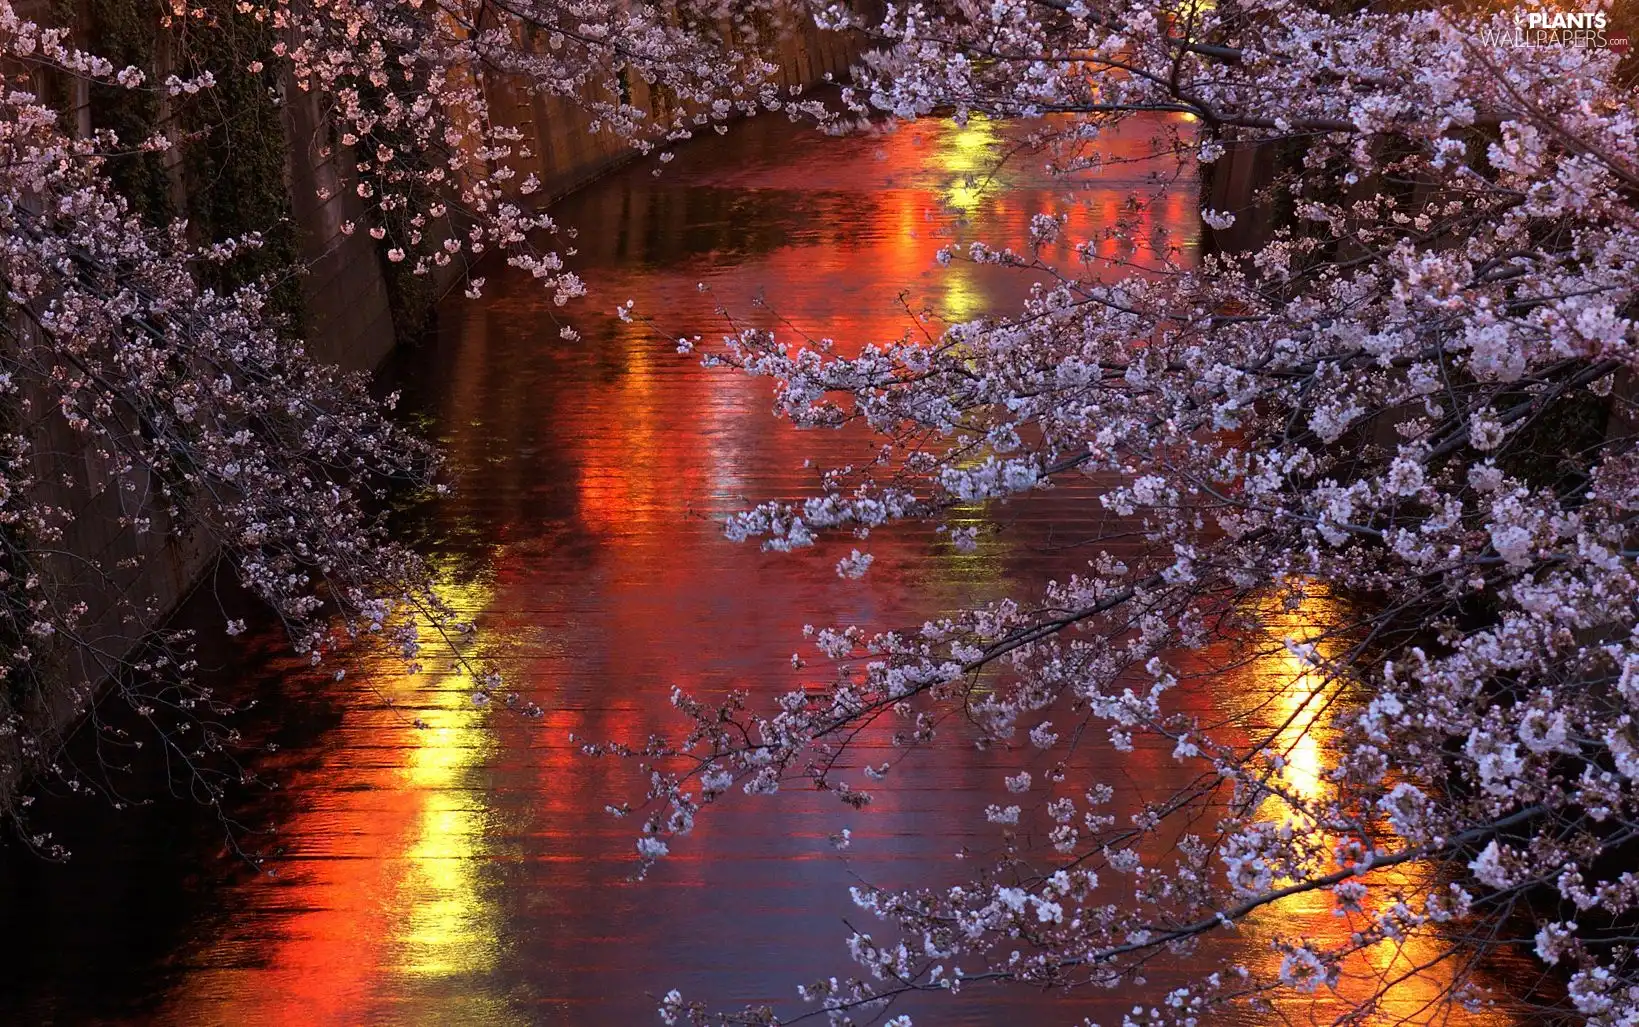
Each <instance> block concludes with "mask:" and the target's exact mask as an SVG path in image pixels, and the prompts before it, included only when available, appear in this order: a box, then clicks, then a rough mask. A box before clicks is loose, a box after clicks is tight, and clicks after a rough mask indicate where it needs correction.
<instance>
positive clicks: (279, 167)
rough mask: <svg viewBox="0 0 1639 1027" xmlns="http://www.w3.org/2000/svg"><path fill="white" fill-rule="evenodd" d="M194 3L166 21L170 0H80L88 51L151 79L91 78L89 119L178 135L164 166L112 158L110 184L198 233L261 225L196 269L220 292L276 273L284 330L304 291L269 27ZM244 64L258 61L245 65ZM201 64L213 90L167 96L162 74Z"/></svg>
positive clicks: (222, 6) (120, 129)
mask: <svg viewBox="0 0 1639 1027" xmlns="http://www.w3.org/2000/svg"><path fill="white" fill-rule="evenodd" d="M202 6H203V9H204V12H205V16H204V17H203V18H188V19H185V20H181V22H180V24H175V25H167V13H168V5H165V4H162V3H159V2H157V0H84V5H83V7H81V8H80V10H81V12H82V18H81V19H79V21H78V23H79V24H80V25H82V26H83V28H84V31H85V32H86V34H87V36H88V42H90V44H91V46H92V49H94V50H96V51H97V52H98V53H101V54H103V55H105V56H107V57H108V59H109V60H111V61H113V62H114V63H115V65H116V66H118V65H126V64H131V65H135V66H137V67H139V68H142V69H143V70H144V71H146V72H147V73H148V76H149V82H150V84H151V85H152V87H153V88H149V89H142V90H125V89H119V88H110V87H102V86H97V87H93V89H92V92H91V105H90V106H91V123H92V126H93V127H94V128H106V129H111V130H113V131H114V132H116V133H118V135H119V137H120V138H121V140H123V141H124V142H125V143H127V144H134V143H136V142H139V141H140V140H142V139H145V138H147V137H149V136H151V135H153V134H154V133H155V132H159V131H167V132H168V133H169V134H170V135H171V136H172V138H173V139H174V140H176V142H177V154H176V156H174V157H173V158H172V160H173V161H174V163H173V164H172V166H170V167H167V158H166V156H165V155H162V154H157V153H133V154H124V155H121V156H118V157H116V158H114V159H113V161H112V162H111V164H110V174H111V175H112V176H113V178H114V180H115V183H116V184H117V185H118V186H119V188H120V190H121V192H123V193H124V194H125V196H126V197H127V198H128V199H129V200H130V202H131V204H132V206H133V207H134V208H135V209H136V210H137V211H139V212H140V213H142V214H143V215H145V216H147V217H150V218H152V219H154V220H156V221H160V220H165V219H168V218H171V217H175V216H182V217H186V218H187V219H188V223H189V226H190V229H191V231H192V232H193V233H194V235H195V237H196V238H198V239H200V240H215V239H223V238H227V237H229V236H236V235H243V234H245V233H248V232H259V233H261V235H262V238H263V246H262V248H261V249H259V250H247V251H245V252H243V253H241V255H240V256H238V257H237V258H235V260H234V261H232V262H231V263H229V264H227V265H224V266H222V267H219V268H210V269H206V270H203V271H202V273H204V274H207V275H208V276H210V277H212V278H213V279H214V280H212V281H210V282H209V284H211V285H213V286H216V287H218V288H224V289H225V288H232V287H234V286H236V285H239V284H243V283H244V282H247V281H252V280H255V279H259V278H268V279H270V280H271V281H273V282H275V283H276V284H275V287H274V289H273V291H272V298H273V305H274V310H275V312H276V313H277V314H278V315H279V316H280V317H281V319H282V320H283V321H284V322H285V330H286V331H288V332H292V333H295V332H299V331H300V329H301V326H302V298H301V288H300V284H299V283H298V282H297V281H296V279H295V278H294V277H293V269H294V268H295V267H296V266H297V259H298V252H299V250H298V246H297V238H296V229H295V225H294V223H293V221H292V220H291V211H290V196H289V187H288V182H287V173H286V158H287V145H288V144H287V141H286V135H285V128H284V123H283V119H282V118H281V115H280V112H279V105H278V93H277V89H278V82H277V80H276V78H275V75H274V72H273V71H272V70H271V67H272V66H273V65H274V61H273V55H272V47H273V43H274V40H273V30H272V28H271V27H269V26H268V25H266V24H259V23H257V22H256V21H255V20H254V19H252V18H249V17H246V16H244V15H242V14H239V13H237V12H236V11H235V10H234V5H233V4H232V2H231V0H206V3H205V4H203V5H202ZM253 66H255V67H260V68H262V69H263V70H259V71H251V70H250V69H251V68H252V67H253ZM207 68H208V69H210V71H211V72H212V74H213V75H214V76H215V77H216V86H215V88H213V89H210V90H205V91H202V92H200V93H196V94H193V95H187V94H183V95H181V96H178V97H175V98H170V99H167V98H166V97H165V96H164V93H163V82H164V80H165V78H166V77H167V76H169V75H171V74H177V75H179V76H181V77H184V78H186V77H189V76H192V75H195V74H197V73H199V72H200V71H203V70H205V69H207ZM167 119H169V123H167ZM177 158H179V159H177Z"/></svg>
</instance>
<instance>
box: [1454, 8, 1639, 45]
mask: <svg viewBox="0 0 1639 1027" xmlns="http://www.w3.org/2000/svg"><path fill="white" fill-rule="evenodd" d="M1513 21H1514V24H1513V26H1512V28H1511V29H1510V28H1507V27H1492V28H1482V29H1481V30H1480V38H1481V41H1482V42H1484V43H1485V44H1487V45H1489V46H1532V47H1553V46H1574V47H1580V48H1583V49H1589V50H1610V51H1612V52H1615V53H1626V52H1627V50H1628V48H1629V46H1631V45H1632V41H1631V39H1630V37H1629V34H1628V33H1627V32H1626V31H1625V30H1624V29H1619V28H1617V27H1616V26H1615V25H1614V24H1613V23H1612V21H1611V17H1610V15H1608V14H1607V13H1605V12H1604V11H1547V10H1515V11H1514V15H1513Z"/></svg>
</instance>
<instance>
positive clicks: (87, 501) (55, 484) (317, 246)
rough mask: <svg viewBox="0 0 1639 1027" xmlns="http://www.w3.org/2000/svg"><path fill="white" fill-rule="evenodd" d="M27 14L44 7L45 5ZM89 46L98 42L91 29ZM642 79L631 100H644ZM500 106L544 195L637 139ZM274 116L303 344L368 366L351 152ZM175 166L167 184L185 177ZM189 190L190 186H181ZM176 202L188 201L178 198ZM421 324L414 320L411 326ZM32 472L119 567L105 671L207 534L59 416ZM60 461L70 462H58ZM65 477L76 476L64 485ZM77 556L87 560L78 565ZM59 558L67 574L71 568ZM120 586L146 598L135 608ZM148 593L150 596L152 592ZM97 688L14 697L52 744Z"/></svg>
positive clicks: (392, 331)
mask: <svg viewBox="0 0 1639 1027" xmlns="http://www.w3.org/2000/svg"><path fill="white" fill-rule="evenodd" d="M33 8H34V9H33V10H29V9H28V8H27V7H26V6H25V9H24V11H23V13H24V14H25V16H31V17H36V18H42V19H46V20H49V18H48V15H47V12H46V10H45V7H44V5H43V4H40V3H36V4H34V5H33ZM93 48H94V41H93ZM856 53H857V48H856V47H855V46H854V45H853V44H852V43H851V41H850V40H849V39H847V38H845V37H841V36H837V35H834V34H831V33H820V32H817V31H812V30H810V31H809V32H808V33H805V34H798V35H794V36H792V37H791V38H789V39H787V40H786V41H785V44H784V46H783V47H782V49H781V51H780V53H779V54H778V57H777V60H778V63H779V64H780V65H781V67H782V72H781V75H782V82H783V84H785V85H787V86H798V85H800V86H811V85H817V84H820V83H822V82H823V81H825V79H826V76H827V74H830V75H834V76H837V77H839V78H840V77H842V76H843V75H844V74H845V73H846V71H847V68H848V65H849V63H850V61H851V59H852V57H853V56H854V55H855V54H856ZM642 89H643V87H642V84H641V83H638V84H637V86H636V88H635V89H634V92H636V93H637V96H635V97H634V99H635V100H636V101H637V102H640V103H646V102H649V101H648V99H647V94H646V92H643V91H641V90H642ZM491 92H492V96H493V97H494V99H495V100H496V101H497V110H496V115H497V117H498V118H503V119H505V120H507V121H509V122H510V123H512V124H514V125H516V126H517V127H519V128H521V129H523V130H524V132H525V135H526V137H527V138H528V140H529V143H530V149H531V150H532V151H533V153H534V156H533V157H532V158H531V162H530V164H529V166H528V167H524V168H520V169H519V170H521V171H533V172H534V173H535V174H536V175H537V176H538V177H539V178H540V179H541V182H542V185H543V187H544V190H545V192H546V194H547V195H548V196H550V197H554V198H556V197H559V196H562V195H564V194H566V193H569V192H571V191H573V190H574V189H576V188H578V187H580V186H582V185H585V184H586V183H587V182H589V181H591V180H592V179H594V178H596V177H598V176H599V175H601V174H603V173H605V172H607V171H608V170H610V169H611V168H613V167H615V166H617V165H619V164H621V163H622V162H624V161H625V160H627V159H628V158H629V157H631V156H632V151H631V150H630V149H629V148H628V147H627V146H625V145H624V144H623V143H622V142H621V141H620V140H619V139H618V138H616V137H614V136H612V135H609V134H600V133H595V132H593V131H592V130H591V126H590V119H589V118H588V116H587V115H585V114H584V113H583V112H581V111H580V110H579V109H578V108H576V107H575V106H574V104H572V103H571V102H569V101H568V100H565V99H563V98H560V97H542V96H536V95H531V94H529V93H527V92H525V91H522V90H518V89H515V88H509V87H506V86H496V87H492V89H491ZM283 93H284V103H283V104H282V106H281V117H282V122H283V131H284V136H285V138H284V140H283V143H284V147H285V154H286V159H285V162H284V164H285V167H284V178H285V182H284V187H285V192H286V193H287V194H288V200H289V210H290V217H291V220H292V221H293V222H294V227H295V237H296V245H295V250H296V255H297V256H298V258H299V259H300V260H301V262H302V263H303V264H304V265H305V266H306V268H307V274H306V275H305V276H304V277H303V278H302V281H301V292H302V296H301V300H302V308H303V310H304V314H305V319H306V330H305V333H304V338H305V344H306V347H307V350H308V352H309V353H310V354H311V355H312V356H314V357H315V358H316V359H319V360H322V361H325V362H328V363H332V364H337V365H340V366H342V367H344V368H348V369H351V370H372V369H374V368H375V367H377V366H379V364H380V363H381V361H382V360H383V359H384V358H385V357H386V355H387V354H388V353H389V352H390V351H391V350H392V348H393V347H394V345H395V343H396V341H397V339H398V337H399V335H400V333H401V331H403V330H412V331H413V330H415V328H414V327H411V328H408V329H406V326H401V325H395V323H394V303H393V295H392V287H391V286H392V283H390V282H389V279H388V273H389V272H388V270H387V268H388V266H387V265H386V264H385V262H384V261H383V259H382V256H381V254H380V253H379V252H378V245H377V243H376V242H375V241H374V240H372V239H371V238H370V237H369V236H368V234H367V233H365V232H356V233H353V234H351V235H344V234H343V233H342V225H343V224H344V223H346V222H348V221H355V222H363V221H364V220H365V219H364V216H363V215H364V211H363V209H362V203H361V201H360V200H359V198H358V196H357V195H356V193H355V192H354V190H353V189H352V188H351V186H350V183H349V182H348V174H347V171H346V168H345V164H344V161H345V159H346V158H345V155H340V156H338V152H339V148H338V147H336V146H334V145H333V141H332V140H331V138H330V132H329V129H328V127H327V126H326V124H325V122H324V120H323V119H322V117H321V116H320V107H319V103H320V100H319V98H318V97H316V96H313V95H311V94H307V93H303V92H301V91H299V90H296V89H294V88H286V89H285V90H283ZM69 102H70V106H72V107H74V108H76V109H75V110H74V111H73V116H74V117H75V119H76V121H77V122H79V123H80V125H81V129H82V131H89V125H90V124H91V123H92V120H93V119H92V114H93V113H94V112H93V111H91V110H89V109H88V107H89V105H90V104H91V103H92V102H93V100H92V97H91V95H90V94H89V92H88V91H87V90H85V89H83V88H81V89H79V91H78V92H77V93H75V94H74V95H73V96H72V97H71V99H70V101H69ZM170 170H171V171H172V172H173V176H172V190H173V192H175V191H176V190H178V189H182V190H185V189H186V186H185V185H184V184H183V181H184V180H183V179H182V177H181V176H179V175H176V174H174V172H175V171H176V169H175V168H171V169H170ZM184 198H185V197H184ZM177 206H178V207H179V208H182V209H186V204H184V203H178V204H177ZM448 270H449V271H450V274H449V276H448V277H447V278H446V280H445V281H442V282H438V283H435V285H434V289H435V290H436V291H443V290H447V289H448V288H449V287H450V286H451V285H453V284H455V280H456V279H457V278H458V276H459V275H460V274H461V273H462V272H463V271H464V269H463V268H459V267H455V266H453V265H452V266H451V267H450V268H449V269H448ZM417 327H418V326H417ZM31 399H32V400H33V406H34V409H39V410H47V411H49V410H51V409H53V408H54V406H55V403H54V401H53V400H52V399H51V398H50V397H47V396H44V395H41V396H36V397H31ZM34 434H35V440H36V452H37V453H38V454H39V477H40V479H41V481H43V482H46V483H47V484H46V485H44V486H43V487H44V488H45V489H47V490H48V491H50V492H51V493H52V495H51V496H50V497H49V498H48V500H47V501H48V502H51V503H52V504H53V505H55V506H60V507H62V508H64V509H67V510H71V511H73V513H74V520H73V522H72V525H71V526H70V528H69V530H68V533H67V536H66V537H65V538H64V540H63V546H62V548H63V550H64V551H65V552H66V553H67V554H70V557H69V562H72V563H78V562H79V560H80V558H89V559H91V560H95V561H96V562H97V564H98V565H100V566H101V567H104V568H110V569H116V570H114V571H112V572H111V573H110V575H109V576H108V577H106V578H103V579H101V580H99V581H94V582H93V581H87V582H86V583H85V587H84V591H83V596H82V598H83V600H84V601H85V602H86V604H87V607H88V609H87V612H86V615H85V616H84V617H83V618H82V621H81V624H82V628H83V631H82V637H81V639H80V640H79V641H78V644H75V645H71V646H64V653H63V659H64V660H66V661H68V662H69V664H70V665H69V666H65V667H64V668H63V671H64V674H63V676H64V679H65V680H77V681H89V682H96V681H100V680H105V679H106V678H107V677H109V676H110V674H112V673H114V672H115V671H116V669H117V664H118V662H119V661H120V660H121V659H123V658H124V657H125V656H126V655H127V654H128V653H129V652H130V651H131V649H132V647H133V646H134V645H135V644H136V643H137V641H138V640H139V639H140V638H141V637H143V636H144V635H145V634H146V633H147V632H148V631H150V630H151V629H152V628H153V627H154V626H155V625H156V624H158V623H159V622H160V621H162V620H163V619H164V618H165V617H166V616H168V615H169V613H170V612H171V611H172V610H174V609H175V608H176V607H177V606H178V605H179V604H180V603H181V602H182V600H183V599H184V598H186V597H187V595H188V594H189V593H190V592H191V591H192V589H193V588H194V586H195V585H196V584H197V583H198V582H199V581H200V580H201V579H202V578H203V577H204V576H205V574H206V572H207V571H208V570H209V569H210V568H211V566H212V565H213V563H214V560H215V557H216V552H215V550H214V549H213V547H212V546H211V545H210V543H209V541H208V540H207V539H205V538H203V537H201V536H200V535H198V534H196V533H192V532H190V531H189V530H188V526H187V525H177V524H171V523H168V521H167V519H166V518H165V516H164V515H163V513H161V512H159V511H155V510H151V509H150V510H149V511H147V513H148V514H149V515H150V516H151V518H152V520H151V522H150V524H149V527H148V529H147V530H146V531H143V532H140V533H139V532H136V531H133V530H131V529H129V528H123V527H121V525H120V519H121V517H122V515H124V516H131V515H133V514H139V515H140V514H141V513H142V512H143V511H142V510H141V507H142V506H143V505H144V504H143V499H142V496H141V490H138V492H137V493H131V492H124V491H121V490H119V489H116V488H112V487H110V486H111V485H112V479H111V476H110V475H108V474H107V473H106V471H105V470H104V469H102V468H100V467H99V465H98V458H97V457H96V455H95V454H94V453H92V452H90V451H89V450H88V449H87V447H86V445H85V442H84V440H83V439H82V438H80V437H79V436H77V435H75V434H74V433H73V432H72V431H70V430H69V429H68V428H67V426H66V425H65V424H63V423H62V422H61V419H60V418H55V417H49V416H48V417H45V418H43V419H41V420H39V421H37V422H36V423H35V425H34ZM65 472H69V474H67V475H65ZM70 478H72V479H78V481H77V483H75V484H72V485H70V484H65V482H67V481H68V480H69V479H70ZM81 565H82V566H83V565H84V564H81ZM67 571H68V568H67V565H66V564H65V579H66V576H67ZM122 597H131V598H135V597H143V602H144V606H143V607H142V608H141V609H140V610H135V611H133V609H132V608H131V604H130V602H129V601H122ZM150 597H151V598H150ZM90 698H91V696H90V695H89V694H88V693H87V690H86V689H69V688H64V689H63V691H62V692H61V693H60V694H55V695H51V696H48V697H35V698H34V699H33V700H31V701H30V702H29V704H28V708H25V709H23V710H20V711H19V712H22V713H23V714H24V716H25V719H26V720H27V722H28V723H29V724H30V726H31V728H34V730H31V731H30V732H29V734H32V735H34V736H35V737H37V738H39V739H40V740H41V742H42V743H43V746H44V748H46V749H47V750H49V749H50V748H51V747H52V746H53V745H54V744H55V742H56V740H57V739H60V738H61V737H62V735H63V734H64V733H65V732H66V731H67V730H68V728H69V727H71V726H72V725H73V724H75V723H77V722H78V720H79V719H80V717H81V715H82V713H83V711H84V710H85V708H86V705H87V703H88V702H89V701H90ZM17 744H18V743H17V739H15V738H6V739H0V806H4V805H5V796H6V795H8V794H10V793H11V790H12V788H13V787H14V786H15V784H16V782H17V780H18V775H19V773H20V772H22V771H23V764H25V763H26V762H27V760H25V759H22V758H20V757H21V755H22V754H21V753H19V751H18V748H17Z"/></svg>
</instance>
